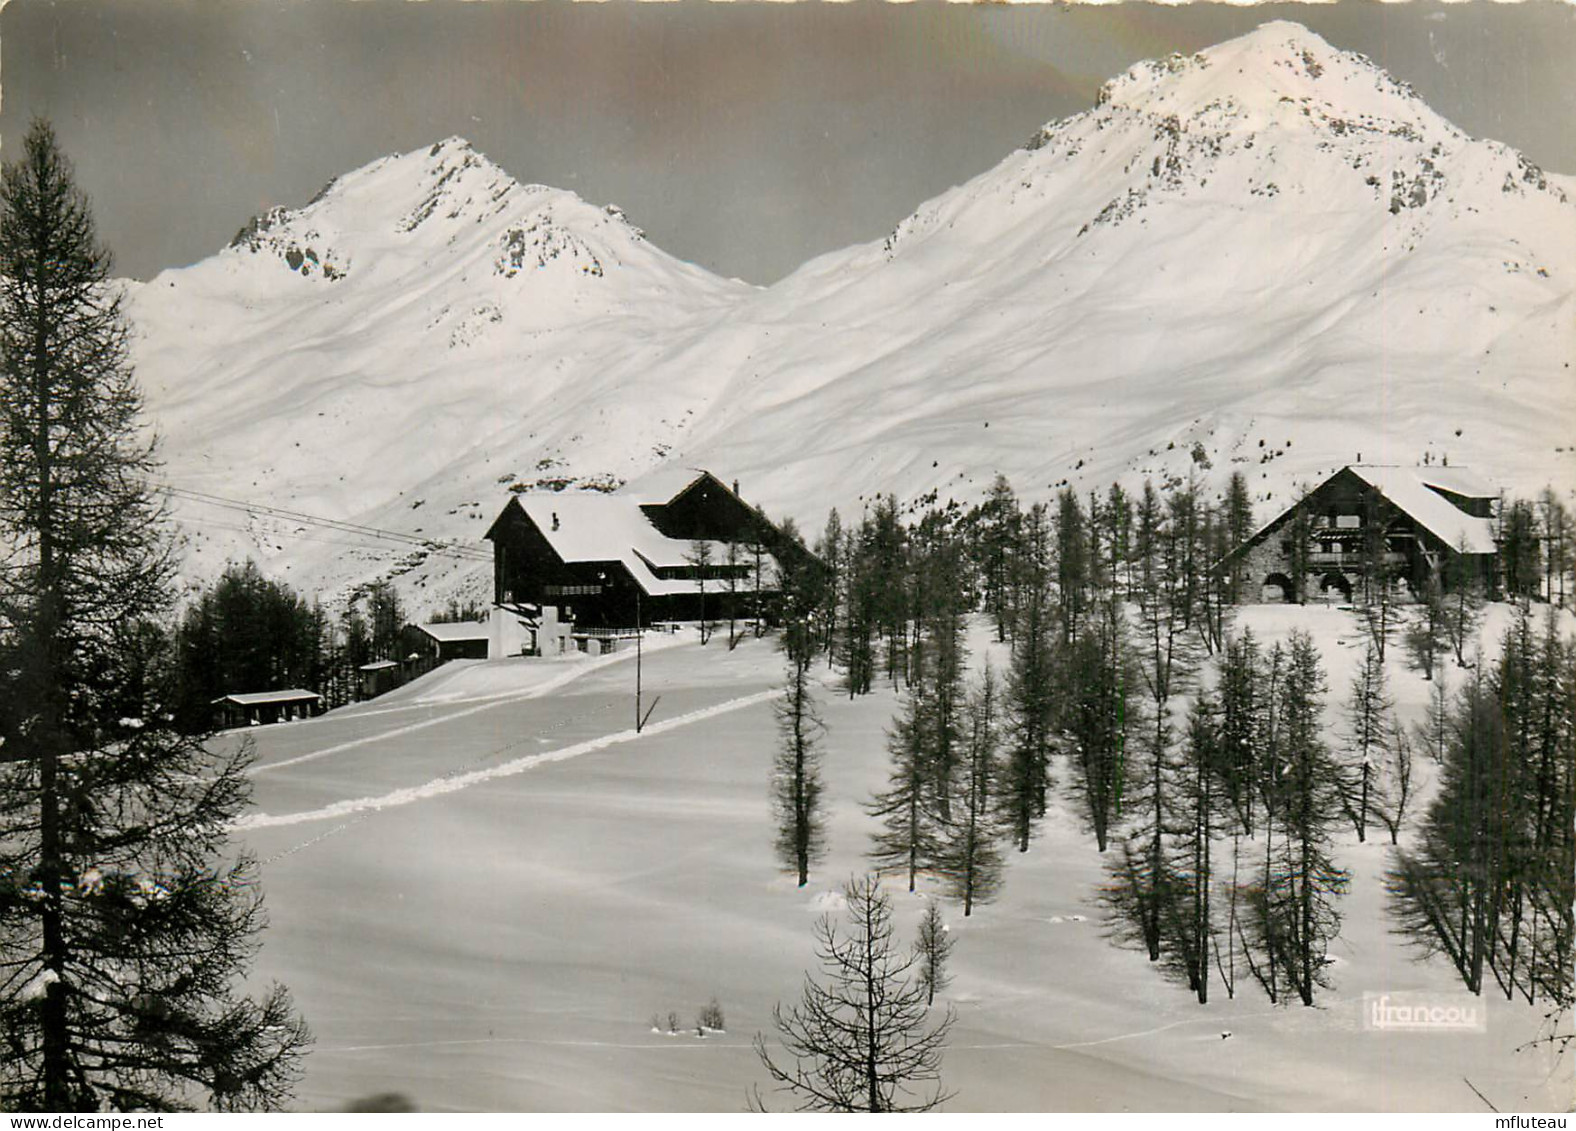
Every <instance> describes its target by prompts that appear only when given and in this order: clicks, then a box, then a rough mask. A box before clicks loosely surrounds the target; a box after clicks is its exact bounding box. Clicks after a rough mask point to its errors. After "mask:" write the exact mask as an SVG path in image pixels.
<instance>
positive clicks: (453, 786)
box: [234, 688, 782, 830]
mask: <svg viewBox="0 0 1576 1131" xmlns="http://www.w3.org/2000/svg"><path fill="white" fill-rule="evenodd" d="M540 690H545V688H543V689H539V691H540ZM781 694H782V693H781V692H780V691H778V690H771V691H760V692H756V693H755V694H753V695H743V696H740V697H738V698H736V699H729V700H726V701H725V702H722V703H718V704H716V705H715V706H711V707H702V708H700V709H699V710H696V711H690V712H689V713H687V714H683V715H678V716H676V717H674V718H671V719H665V720H663V721H662V722H659V723H652V724H650V725H649V726H646V727H644V728H642V729H641V730H639V731H636V730H634V729H632V728H631V729H628V730H621V731H616V732H614V733H613V734H606V735H602V736H600V737H598V738H592V739H588V740H586V741H584V742H576V743H573V744H572V745H569V746H564V747H560V748H559V749H557V750H548V751H544V752H543V753H541V754H531V755H527V756H526V757H523V758H516V759H514V760H513V761H511V762H505V763H503V764H502V765H500V766H492V767H489V768H488V769H485V770H472V771H470V772H469V773H463V774H453V775H445V776H443V777H438V778H434V779H433V780H431V781H428V782H424V783H423V784H421V785H416V786H408V787H406V788H404V789H396V790H391V791H389V792H388V793H383V794H378V795H376V796H372V797H355V798H349V799H347V800H345V801H336V802H335V803H334V804H332V805H325V806H323V807H322V808H319V809H308V810H304V811H302V812H299V813H282V814H270V813H258V814H256V815H255V816H251V817H245V818H242V819H241V820H240V821H237V822H236V823H235V826H234V827H235V828H236V829H238V830H246V829H258V828H274V827H279V826H283V825H299V824H304V823H306V822H308V821H328V820H335V819H338V818H342V817H349V816H354V815H355V814H357V813H365V812H369V811H376V810H382V809H392V808H394V807H396V806H400V805H410V804H412V803H413V802H417V801H425V800H428V799H430V798H433V797H442V796H444V795H445V794H450V793H457V792H459V791H460V790H462V789H469V788H470V787H471V786H474V785H481V784H482V783H483V782H489V781H494V780H496V779H498V778H507V777H513V776H514V775H516V774H522V773H525V772H526V771H527V770H532V769H535V768H536V767H537V766H542V765H546V764H548V763H550V762H564V761H568V760H569V759H571V758H578V757H579V756H580V755H582V754H590V753H592V752H594V751H597V750H606V749H607V748H608V747H609V746H616V745H618V744H620V743H624V742H631V741H633V740H635V739H637V738H643V737H647V736H651V735H658V734H665V733H667V732H668V731H671V730H677V729H679V728H680V727H686V726H690V725H692V724H694V723H698V722H703V721H705V720H707V719H712V718H716V717H717V716H718V715H725V714H728V713H729V712H731V711H737V710H740V709H741V708H744V707H753V706H754V705H755V704H757V703H765V702H767V701H769V700H771V699H775V698H777V697H778V696H779V695H781ZM490 705H492V704H489V706H490ZM483 709H484V708H482V707H476V708H472V709H471V710H470V711H463V712H460V714H458V715H447V716H445V717H444V718H443V719H435V720H430V721H428V722H424V723H417V724H414V725H413V726H411V727H405V728H401V730H400V731H399V732H388V733H385V734H382V735H375V736H372V737H369V738H364V739H357V740H355V742H352V743H344V744H341V745H340V746H338V747H329V748H328V749H327V750H320V751H317V752H316V753H314V754H306V755H302V756H301V757H299V758H295V759H292V760H291V761H290V762H280V763H276V765H281V766H282V765H290V764H293V763H296V762H303V761H307V760H309V759H312V758H320V757H322V756H324V755H325V754H330V753H333V752H334V751H335V750H338V749H343V748H344V747H345V746H349V745H360V744H361V743H364V742H375V741H378V740H380V739H382V738H386V737H388V736H389V734H390V733H403V732H405V731H408V730H413V729H418V728H420V727H423V726H431V725H433V724H434V723H436V722H447V721H450V720H452V719H455V718H459V717H461V716H462V715H465V714H471V713H474V712H475V711H479V710H483Z"/></svg>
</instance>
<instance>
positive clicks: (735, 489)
mask: <svg viewBox="0 0 1576 1131" xmlns="http://www.w3.org/2000/svg"><path fill="white" fill-rule="evenodd" d="M733 493H734V494H735V495H737V494H738V493H739V481H738V480H737V479H735V480H734V481H733Z"/></svg>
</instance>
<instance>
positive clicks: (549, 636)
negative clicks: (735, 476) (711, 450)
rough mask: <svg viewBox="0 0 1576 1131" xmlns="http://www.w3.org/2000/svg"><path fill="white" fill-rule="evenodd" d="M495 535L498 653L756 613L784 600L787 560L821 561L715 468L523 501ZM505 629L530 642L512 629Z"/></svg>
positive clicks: (518, 499)
mask: <svg viewBox="0 0 1576 1131" xmlns="http://www.w3.org/2000/svg"><path fill="white" fill-rule="evenodd" d="M653 484H655V486H653ZM675 484H676V486H675ZM736 486H737V484H735V487H736ZM670 491H671V492H672V493H671V494H670V493H669V492H670ZM664 496H665V497H664ZM485 537H486V538H487V539H488V540H489V541H491V542H492V544H493V579H494V604H495V606H496V610H495V612H494V615H493V622H492V627H493V634H492V635H493V639H492V648H491V651H490V653H489V654H490V655H493V656H495V657H496V656H503V655H510V654H515V653H517V652H519V651H522V650H523V651H526V652H532V651H539V652H552V651H557V650H560V649H563V648H566V647H568V646H569V643H568V642H569V641H571V640H573V639H574V638H575V637H576V636H577V635H581V636H583V635H585V634H586V633H587V632H591V633H602V634H608V633H617V632H619V631H624V630H628V631H633V630H634V629H635V628H636V627H637V626H640V627H644V626H647V625H650V624H651V623H653V622H655V621H693V620H699V619H700V618H701V617H702V616H705V617H706V618H708V619H716V618H719V617H726V616H728V615H729V613H730V611H731V612H732V613H733V614H734V615H739V616H749V615H752V614H753V613H754V611H755V610H756V609H757V608H763V609H766V610H769V609H770V608H771V607H772V606H773V605H774V604H775V599H776V598H777V596H778V595H779V593H780V589H781V583H780V580H779V579H780V576H781V569H782V566H783V564H784V562H785V561H791V562H794V563H800V562H805V561H809V562H814V561H815V559H814V558H813V557H812V556H811V555H810V554H809V552H808V551H806V550H805V549H804V548H803V547H802V546H800V545H799V543H798V542H796V541H794V540H793V539H791V538H789V537H787V536H786V535H784V534H783V532H782V531H781V530H779V529H778V528H777V527H776V526H775V525H774V524H773V523H771V522H770V521H769V520H768V519H767V518H766V516H765V515H764V514H762V513H761V512H760V511H759V510H757V509H756V508H754V507H752V506H750V505H749V504H748V503H746V502H744V500H743V499H741V498H740V497H739V495H738V492H737V490H736V489H734V488H730V487H728V486H727V485H726V484H724V483H723V482H722V481H721V480H720V479H718V478H717V477H716V476H714V475H712V474H711V473H710V472H708V471H690V472H688V473H687V474H686V475H684V476H681V477H679V478H678V479H677V480H675V479H674V478H673V477H671V476H661V477H653V478H652V479H648V480H647V481H645V482H644V483H643V484H641V485H637V486H636V487H635V488H633V489H631V490H628V491H621V492H617V493H613V494H606V493H599V492H569V491H564V492H552V493H547V492H544V493H532V494H520V495H516V496H514V497H513V498H511V499H510V500H509V502H508V503H507V504H506V505H505V506H504V508H503V511H502V512H501V513H500V514H499V515H498V517H497V519H496V520H494V522H493V524H492V526H491V527H490V528H489V529H488V531H487V534H486V535H485ZM506 622H512V623H514V624H517V625H518V626H519V628H520V630H521V632H522V634H523V635H522V636H521V637H520V638H518V639H515V638H511V637H510V636H509V634H507V633H504V632H501V631H500V629H501V628H503V627H505V626H506ZM550 640H551V642H550Z"/></svg>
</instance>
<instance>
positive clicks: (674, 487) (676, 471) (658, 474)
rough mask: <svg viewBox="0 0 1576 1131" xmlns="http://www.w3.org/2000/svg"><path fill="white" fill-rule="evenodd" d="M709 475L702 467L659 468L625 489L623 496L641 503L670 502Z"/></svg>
mask: <svg viewBox="0 0 1576 1131" xmlns="http://www.w3.org/2000/svg"><path fill="white" fill-rule="evenodd" d="M710 474H711V472H709V471H707V470H706V469H705V468H704V467H661V468H658V469H657V470H656V471H653V472H650V473H649V474H646V475H642V476H641V477H640V478H639V479H637V480H635V482H633V483H631V484H630V485H629V486H628V487H625V488H624V491H623V494H625V495H626V496H628V497H630V498H633V499H635V500H636V501H637V502H642V503H667V502H672V501H673V499H675V498H676V497H677V496H678V495H679V494H680V493H682V492H683V491H684V489H685V488H686V487H688V486H689V485H690V484H691V483H693V482H695V480H697V479H699V478H700V477H701V476H703V475H710ZM719 482H720V480H719Z"/></svg>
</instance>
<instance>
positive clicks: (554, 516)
mask: <svg viewBox="0 0 1576 1131" xmlns="http://www.w3.org/2000/svg"><path fill="white" fill-rule="evenodd" d="M553 529H554V530H557V529H558V512H557V511H554V512H553Z"/></svg>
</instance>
